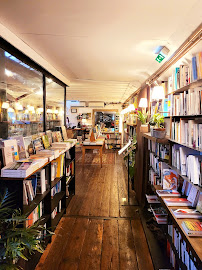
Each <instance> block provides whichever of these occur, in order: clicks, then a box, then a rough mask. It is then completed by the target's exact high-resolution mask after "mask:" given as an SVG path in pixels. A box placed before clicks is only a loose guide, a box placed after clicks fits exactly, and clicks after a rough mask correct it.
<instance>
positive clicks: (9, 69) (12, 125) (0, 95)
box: [0, 49, 43, 138]
mask: <svg viewBox="0 0 202 270" xmlns="http://www.w3.org/2000/svg"><path fill="white" fill-rule="evenodd" d="M42 78H43V77H42V73H41V72H39V71H37V70H35V69H33V68H32V67H30V66H29V65H27V64H25V63H23V62H22V61H21V60H19V59H17V58H16V57H15V56H13V55H11V54H10V53H8V52H6V51H4V50H2V49H0V79H1V86H0V110H1V114H0V130H1V131H0V137H1V138H7V137H10V136H15V135H23V136H28V135H32V134H36V133H39V132H42V131H43V82H42Z"/></svg>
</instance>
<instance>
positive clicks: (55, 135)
mask: <svg viewBox="0 0 202 270" xmlns="http://www.w3.org/2000/svg"><path fill="white" fill-rule="evenodd" d="M56 132H57V131H53V132H52V141H53V143H54V142H58V140H57V133H56Z"/></svg>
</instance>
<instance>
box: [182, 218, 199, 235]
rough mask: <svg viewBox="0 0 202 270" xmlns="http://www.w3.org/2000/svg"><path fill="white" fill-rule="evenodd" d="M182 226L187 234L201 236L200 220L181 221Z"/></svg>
mask: <svg viewBox="0 0 202 270" xmlns="http://www.w3.org/2000/svg"><path fill="white" fill-rule="evenodd" d="M182 227H183V229H184V230H185V232H186V234H187V235H189V236H202V222H200V221H189V220H186V221H183V222H182Z"/></svg>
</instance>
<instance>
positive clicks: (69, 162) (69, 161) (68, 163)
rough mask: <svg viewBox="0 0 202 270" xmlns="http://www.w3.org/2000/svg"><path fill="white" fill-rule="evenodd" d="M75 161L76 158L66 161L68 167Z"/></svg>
mask: <svg viewBox="0 0 202 270" xmlns="http://www.w3.org/2000/svg"><path fill="white" fill-rule="evenodd" d="M74 160H75V158H73V159H66V167H68V166H69V165H70V164H71V163H72V162H73V161H74Z"/></svg>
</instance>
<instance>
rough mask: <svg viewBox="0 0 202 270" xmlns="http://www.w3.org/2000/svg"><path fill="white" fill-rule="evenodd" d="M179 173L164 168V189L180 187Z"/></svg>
mask: <svg viewBox="0 0 202 270" xmlns="http://www.w3.org/2000/svg"><path fill="white" fill-rule="evenodd" d="M178 178H179V176H178V174H177V173H176V172H175V171H174V170H171V169H164V170H163V189H167V190H168V189H173V190H177V187H178Z"/></svg>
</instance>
